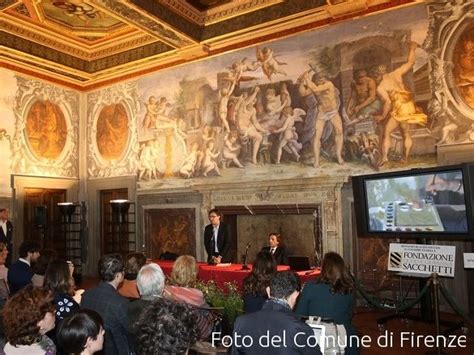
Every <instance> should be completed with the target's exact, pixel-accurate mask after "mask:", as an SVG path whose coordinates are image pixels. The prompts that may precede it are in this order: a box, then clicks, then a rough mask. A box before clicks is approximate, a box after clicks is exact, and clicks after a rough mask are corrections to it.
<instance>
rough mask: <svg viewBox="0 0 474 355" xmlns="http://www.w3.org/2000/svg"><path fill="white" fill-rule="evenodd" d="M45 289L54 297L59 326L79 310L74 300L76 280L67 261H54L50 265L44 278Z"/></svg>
mask: <svg viewBox="0 0 474 355" xmlns="http://www.w3.org/2000/svg"><path fill="white" fill-rule="evenodd" d="M44 287H45V288H46V289H48V290H50V291H51V292H52V293H53V295H54V304H55V306H56V312H55V316H56V323H57V324H58V325H59V324H60V322H61V321H62V320H63V319H64V318H66V317H68V316H70V315H71V314H73V313H75V312H76V311H77V310H78V309H79V305H78V304H77V303H76V301H75V300H74V299H73V296H74V279H73V278H72V275H71V271H70V269H69V265H68V263H67V262H66V261H64V260H53V261H52V262H50V263H49V265H48V268H47V269H46V275H45V276H44Z"/></svg>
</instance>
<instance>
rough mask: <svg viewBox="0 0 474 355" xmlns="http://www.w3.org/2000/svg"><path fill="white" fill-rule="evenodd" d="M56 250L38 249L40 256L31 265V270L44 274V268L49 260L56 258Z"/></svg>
mask: <svg viewBox="0 0 474 355" xmlns="http://www.w3.org/2000/svg"><path fill="white" fill-rule="evenodd" d="M57 255H58V254H57V253H56V250H54V249H43V250H40V256H39V257H38V260H36V263H35V264H34V265H33V272H34V273H35V274H38V275H44V274H45V273H46V269H47V268H48V265H49V263H50V262H51V261H53V260H54V259H56V257H57Z"/></svg>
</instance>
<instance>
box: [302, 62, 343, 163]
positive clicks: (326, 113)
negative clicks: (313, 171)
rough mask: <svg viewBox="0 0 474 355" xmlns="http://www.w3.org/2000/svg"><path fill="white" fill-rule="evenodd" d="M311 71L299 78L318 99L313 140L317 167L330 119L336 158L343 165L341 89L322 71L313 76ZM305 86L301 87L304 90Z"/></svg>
mask: <svg viewBox="0 0 474 355" xmlns="http://www.w3.org/2000/svg"><path fill="white" fill-rule="evenodd" d="M313 70H314V69H313ZM309 74H310V71H306V72H305V73H304V74H303V75H302V77H301V78H300V79H299V80H300V82H301V84H302V85H304V87H305V88H306V91H312V92H313V94H314V96H315V97H316V99H317V100H318V106H317V111H318V113H317V116H316V121H315V134H314V140H313V153H314V163H313V166H314V167H315V168H319V155H320V152H321V139H322V137H323V131H324V128H325V126H326V123H327V122H328V121H329V122H331V124H332V127H333V129H334V141H335V143H336V158H337V162H338V163H339V164H340V165H342V164H344V159H342V144H343V139H344V137H343V129H342V118H341V116H340V115H339V105H340V100H339V90H338V89H337V88H336V87H335V86H334V84H333V83H332V82H331V81H329V80H328V79H327V78H326V76H325V75H324V74H323V73H322V72H321V71H317V72H316V73H315V74H314V75H313V77H312V78H311V79H310V77H309ZM302 90H303V88H300V92H302Z"/></svg>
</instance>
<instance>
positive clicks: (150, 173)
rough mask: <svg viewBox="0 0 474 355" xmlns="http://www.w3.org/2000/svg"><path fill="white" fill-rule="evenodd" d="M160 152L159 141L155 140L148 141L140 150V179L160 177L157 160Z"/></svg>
mask: <svg viewBox="0 0 474 355" xmlns="http://www.w3.org/2000/svg"><path fill="white" fill-rule="evenodd" d="M158 156H159V152H158V148H157V142H155V141H154V140H149V141H147V142H146V143H145V144H144V145H143V146H142V149H141V152H140V165H139V168H138V180H151V179H157V178H158V168H157V166H156V160H157V159H158Z"/></svg>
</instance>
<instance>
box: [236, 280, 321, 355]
mask: <svg viewBox="0 0 474 355" xmlns="http://www.w3.org/2000/svg"><path fill="white" fill-rule="evenodd" d="M267 290H268V291H267V292H268V296H269V299H268V301H266V302H265V304H264V305H263V307H262V310H260V311H258V312H253V313H247V314H244V315H242V316H240V317H238V318H237V320H236V321H235V324H234V334H233V339H237V337H239V339H243V338H244V337H248V339H250V338H251V339H252V342H250V340H249V341H247V342H242V341H240V342H235V343H234V346H233V347H232V354H248V355H252V354H255V355H257V354H258V355H261V354H269V355H278V354H281V355H283V354H285V355H288V354H321V352H320V351H319V346H317V345H314V344H313V342H312V341H311V338H309V337H312V336H313V335H314V333H313V330H312V328H311V327H310V326H309V325H307V324H306V323H304V322H303V321H302V320H300V319H299V318H298V316H297V315H296V314H295V313H293V311H292V309H293V307H294V305H295V303H296V299H297V298H298V295H299V290H300V281H299V279H298V276H297V275H296V274H295V273H293V272H291V271H288V272H277V273H275V274H274V275H273V277H272V279H271V282H270V287H269V288H267ZM282 334H284V337H285V342H284V343H283V342H280V343H279V346H278V347H277V346H271V345H270V346H268V345H266V344H265V343H264V342H261V341H260V340H261V339H263V338H264V337H266V338H267V339H270V340H269V341H270V342H271V341H272V339H275V337H276V336H278V337H280V339H282V337H283V336H282ZM244 344H246V345H244ZM270 344H271V343H270ZM313 345H314V346H313Z"/></svg>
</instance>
